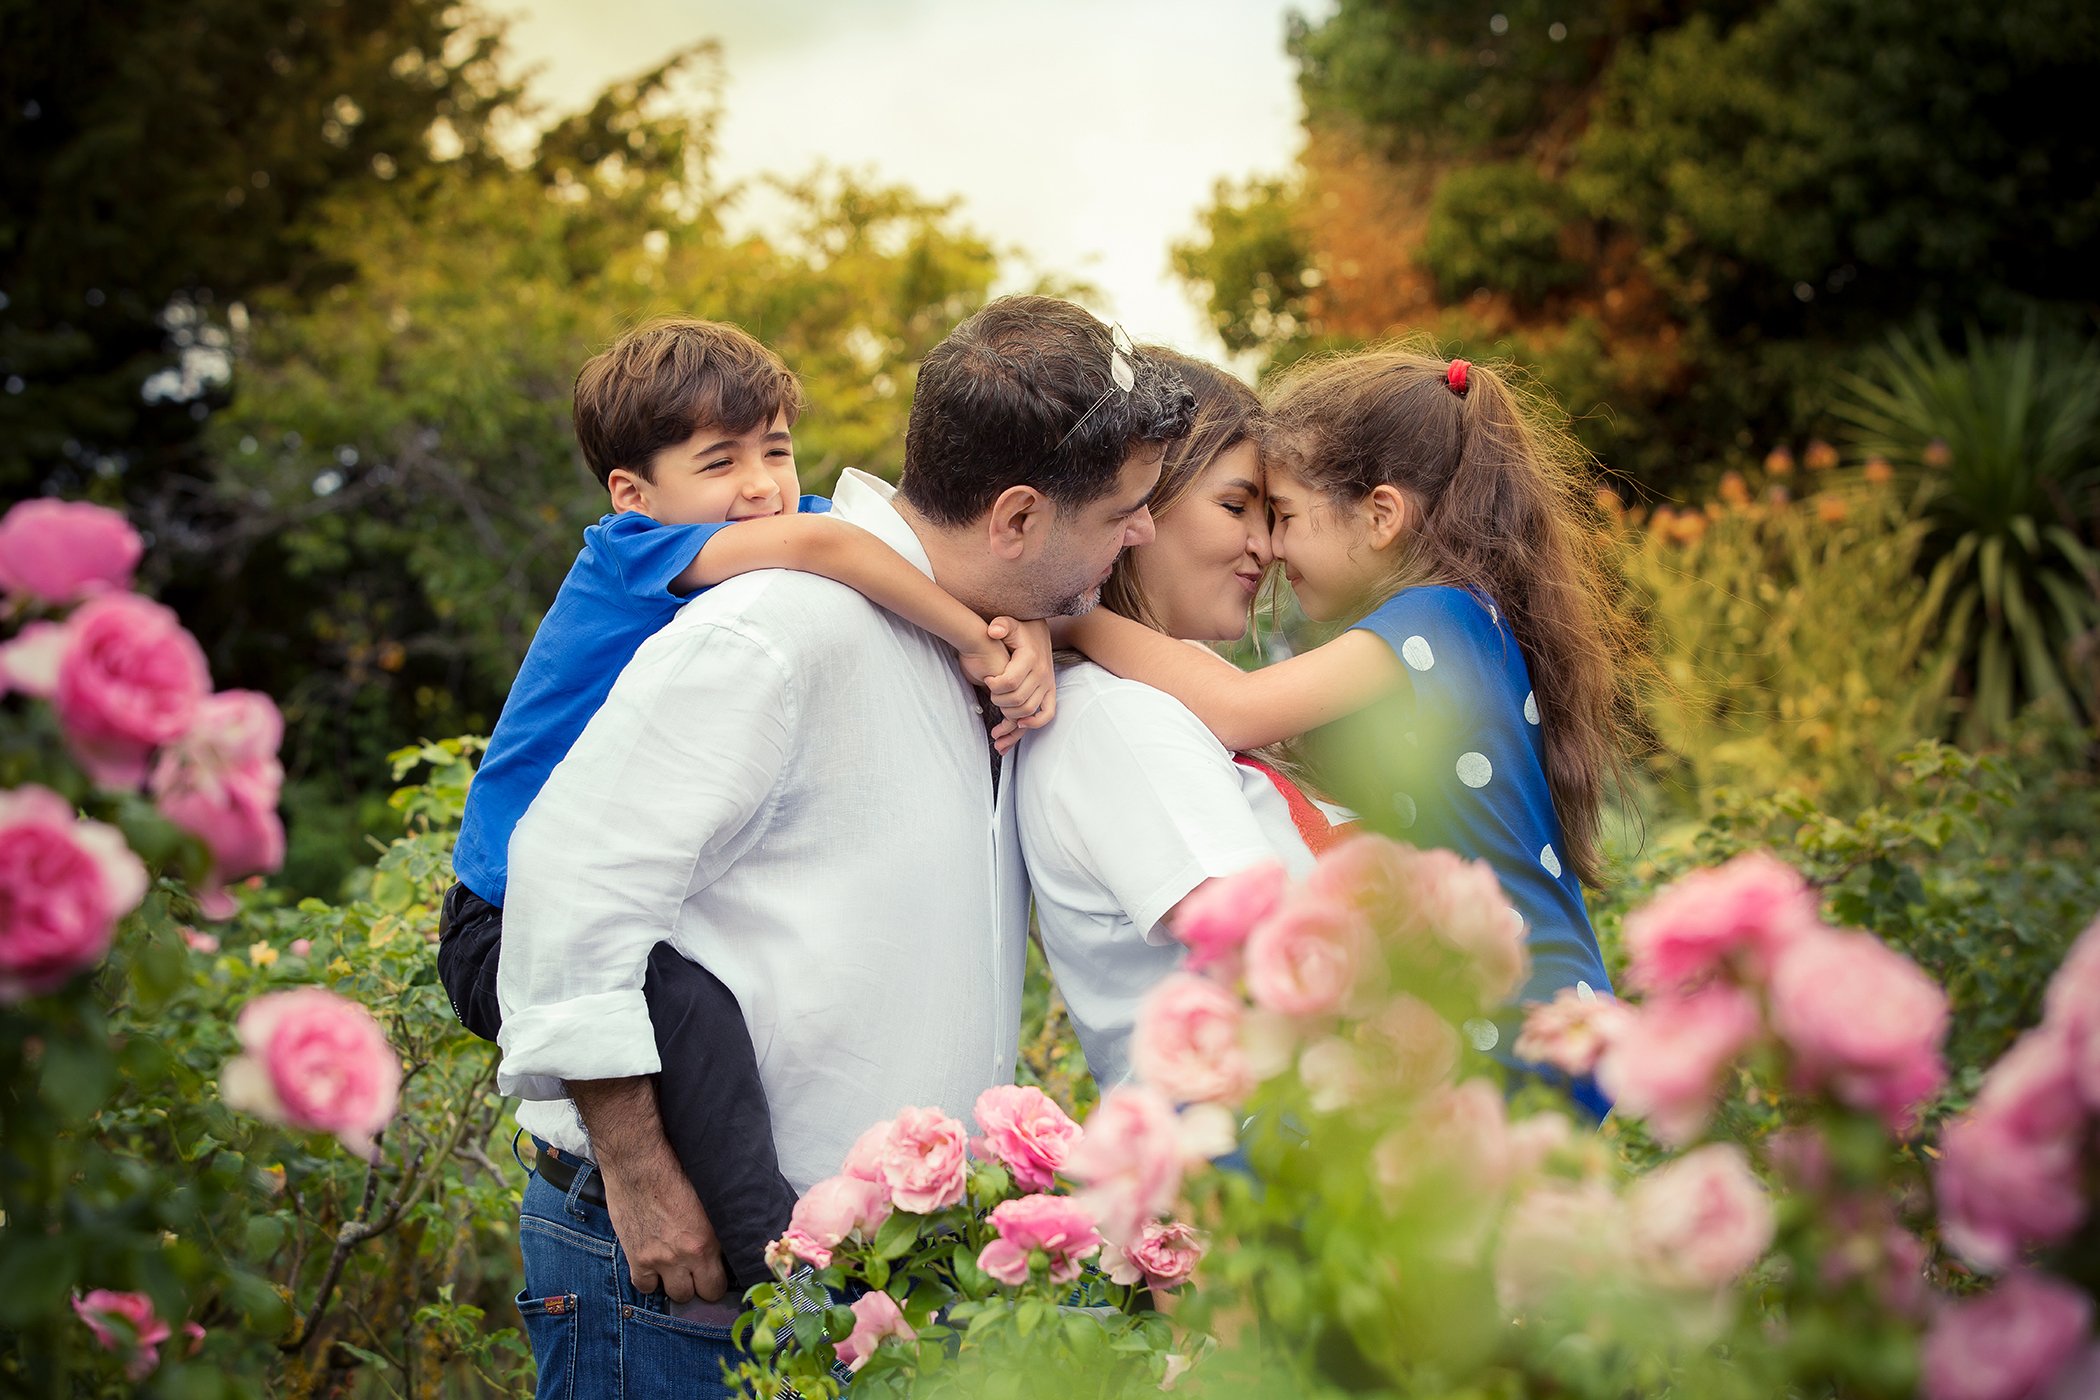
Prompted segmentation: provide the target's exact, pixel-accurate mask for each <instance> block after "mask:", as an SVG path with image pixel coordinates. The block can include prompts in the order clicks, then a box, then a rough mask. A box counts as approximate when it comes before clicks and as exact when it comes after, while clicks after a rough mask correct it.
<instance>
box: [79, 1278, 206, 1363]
mask: <svg viewBox="0 0 2100 1400" xmlns="http://www.w3.org/2000/svg"><path fill="white" fill-rule="evenodd" d="M73 1311H74V1312H75V1313H77V1314H79V1316H80V1320H81V1321H82V1322H84V1323H86V1324H87V1328H88V1331H90V1332H92V1333H94V1334H95V1341H96V1342H97V1343H98V1344H99V1345H100V1346H101V1347H102V1349H103V1350H104V1351H111V1352H115V1353H117V1355H119V1356H121V1357H122V1358H123V1359H124V1375H125V1377H126V1378H127V1379H129V1380H133V1381H142V1380H144V1379H146V1377H148V1376H150V1375H152V1374H153V1372H154V1370H155V1369H156V1368H158V1367H159V1365H160V1344H161V1343H162V1342H165V1341H166V1340H168V1338H169V1336H170V1335H172V1334H171V1333H170V1331H169V1330H168V1324H167V1323H166V1322H164V1321H162V1320H161V1318H160V1316H159V1314H157V1313H156V1312H154V1310H153V1300H152V1299H151V1298H148V1297H147V1296H146V1295H145V1294H143V1293H117V1292H114V1291H112V1290H110V1289H107V1288H97V1289H95V1290H93V1291H92V1292H90V1293H89V1294H88V1295H87V1296H86V1297H82V1296H80V1295H79V1294H77V1293H76V1294H75V1295H73ZM188 1326H189V1327H193V1328H194V1327H196V1326H197V1324H196V1323H194V1322H193V1323H189V1324H188ZM195 1336H196V1338H199V1339H201V1338H202V1336H203V1331H202V1329H201V1328H200V1329H198V1330H197V1332H196V1333H195Z"/></svg>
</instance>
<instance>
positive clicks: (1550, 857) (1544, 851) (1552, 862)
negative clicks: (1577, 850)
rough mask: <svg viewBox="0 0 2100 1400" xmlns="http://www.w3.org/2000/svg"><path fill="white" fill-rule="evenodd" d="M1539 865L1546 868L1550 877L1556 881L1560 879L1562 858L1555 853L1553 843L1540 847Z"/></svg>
mask: <svg viewBox="0 0 2100 1400" xmlns="http://www.w3.org/2000/svg"><path fill="white" fill-rule="evenodd" d="M1539 864H1540V865H1543V866H1545V867H1546V873H1547V874H1548V875H1551V876H1552V877H1553V878H1554V879H1556V880H1558V879H1559V878H1560V857H1559V856H1557V855H1555V854H1554V853H1553V843H1552V842H1550V841H1549V842H1547V843H1546V844H1545V845H1543V846H1541V847H1539Z"/></svg>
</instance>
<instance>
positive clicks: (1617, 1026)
mask: <svg viewBox="0 0 2100 1400" xmlns="http://www.w3.org/2000/svg"><path fill="white" fill-rule="evenodd" d="M1632 1020H1633V1012H1632V1010H1631V1009H1629V1008H1628V1007H1627V1005H1626V1004H1625V1003H1624V1002H1622V1001H1620V1000H1619V999H1618V998H1616V997H1609V996H1599V995H1597V994H1596V993H1594V992H1592V993H1591V994H1590V995H1589V996H1584V995H1582V993H1581V992H1579V991H1578V990H1576V989H1575V988H1573V987H1563V988H1562V989H1561V990H1560V991H1559V992H1558V993H1557V994H1556V995H1555V996H1554V998H1553V1000H1551V1001H1549V1002H1547V1003H1545V1004H1544V1005H1543V1006H1534V1007H1532V1008H1531V1010H1530V1011H1529V1012H1528V1013H1526V1015H1525V1017H1524V1031H1523V1033H1522V1034H1521V1035H1519V1036H1518V1037H1517V1044H1516V1053H1517V1058H1518V1059H1520V1060H1530V1061H1532V1062H1533V1063H1535V1064H1543V1065H1551V1066H1552V1067H1553V1068H1555V1069H1557V1070H1560V1071H1561V1072H1562V1073H1564V1074H1569V1075H1573V1076H1575V1077H1576V1078H1578V1079H1579V1078H1582V1077H1583V1076H1585V1075H1590V1074H1595V1073H1596V1072H1597V1061H1599V1060H1601V1059H1603V1058H1604V1052H1605V1050H1606V1049H1608V1048H1609V1047H1610V1045H1611V1043H1612V1040H1613V1039H1614V1038H1615V1037H1617V1036H1618V1035H1619V1034H1620V1033H1622V1032H1623V1031H1624V1030H1625V1029H1626V1027H1627V1025H1628V1024H1630V1023H1631V1022H1632Z"/></svg>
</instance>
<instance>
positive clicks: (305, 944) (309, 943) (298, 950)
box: [284, 938, 314, 958]
mask: <svg viewBox="0 0 2100 1400" xmlns="http://www.w3.org/2000/svg"><path fill="white" fill-rule="evenodd" d="M284 950H285V951H286V952H287V953H290V954H291V955H292V956H293V957H295V958H303V957H305V956H306V955H307V954H308V953H311V952H312V951H313V950H314V941H313V940H312V939H311V938H294V939H293V940H292V941H291V942H290V943H287V944H286V945H285V948H284Z"/></svg>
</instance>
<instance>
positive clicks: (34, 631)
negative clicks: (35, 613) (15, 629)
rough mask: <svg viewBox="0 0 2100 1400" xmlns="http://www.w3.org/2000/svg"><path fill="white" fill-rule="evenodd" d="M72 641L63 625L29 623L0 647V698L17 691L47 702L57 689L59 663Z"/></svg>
mask: <svg viewBox="0 0 2100 1400" xmlns="http://www.w3.org/2000/svg"><path fill="white" fill-rule="evenodd" d="M72 640H73V634H72V632H71V631H70V630H68V629H67V628H66V626H65V624H63V623H58V622H32V623H30V624H29V625H28V626H27V627H24V628H23V629H22V630H21V631H20V632H19V633H17V634H16V636H15V639H14V640H13V641H11V642H8V643H6V644H5V645H0V695H4V694H6V693H7V692H8V691H10V690H18V691H20V692H21V693H22V694H24V695H30V696H34V697H36V698H37V699H39V700H49V699H50V698H51V696H52V694H53V693H54V692H56V691H57V689H58V663H59V662H61V661H63V660H65V657H66V647H67V646H69V645H70V644H71V643H72Z"/></svg>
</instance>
